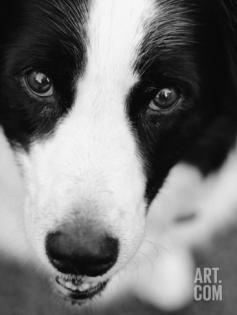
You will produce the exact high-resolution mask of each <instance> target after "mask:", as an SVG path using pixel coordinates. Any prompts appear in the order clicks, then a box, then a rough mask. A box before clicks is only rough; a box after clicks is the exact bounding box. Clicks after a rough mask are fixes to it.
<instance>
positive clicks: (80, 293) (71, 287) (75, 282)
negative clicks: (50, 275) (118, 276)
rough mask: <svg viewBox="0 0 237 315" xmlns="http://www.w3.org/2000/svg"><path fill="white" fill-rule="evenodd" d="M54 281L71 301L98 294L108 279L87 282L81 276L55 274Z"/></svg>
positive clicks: (87, 298) (90, 297)
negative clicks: (94, 282)
mask: <svg viewBox="0 0 237 315" xmlns="http://www.w3.org/2000/svg"><path fill="white" fill-rule="evenodd" d="M56 282H57V284H58V285H59V286H60V288H61V290H60V291H63V292H62V293H63V294H64V295H66V296H67V297H68V298H69V299H71V300H73V301H86V300H90V299H92V298H93V297H95V296H96V295H98V294H100V293H101V292H102V291H103V290H104V289H105V287H106V286H107V284H108V282H109V281H104V282H97V283H96V284H93V283H87V282H86V281H84V280H83V278H81V277H69V278H68V277H64V276H57V277H56Z"/></svg>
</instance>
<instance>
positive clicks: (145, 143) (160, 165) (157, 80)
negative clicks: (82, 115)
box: [128, 0, 237, 202]
mask: <svg viewBox="0 0 237 315" xmlns="http://www.w3.org/2000/svg"><path fill="white" fill-rule="evenodd" d="M158 3H159V1H158ZM162 3H163V6H164V8H163V10H164V12H166V13H165V14H164V16H163V20H161V22H160V23H157V26H154V23H155V22H153V25H151V31H150V32H149V34H148V35H147V37H146V39H145V41H144V43H143V44H142V46H141V56H142V58H141V59H139V60H138V61H137V64H136V69H138V71H139V72H140V75H141V80H140V83H139V84H138V85H137V86H136V87H135V88H134V90H133V91H132V93H131V95H130V96H129V97H128V113H129V116H130V119H131V121H132V123H133V127H134V129H135V130H136V133H137V138H138V142H139V144H140V148H141V152H142V154H143V156H144V158H145V160H146V163H145V165H146V167H145V171H146V174H147V178H148V184H147V199H148V202H150V201H152V199H153V198H154V196H155V195H156V194H157V191H158V190H159V188H160V187H161V185H162V183H163V181H164V178H165V177H166V175H167V174H168V172H169V170H170V168H171V167H172V166H173V165H174V164H176V163H177V162H178V161H185V162H188V163H190V164H193V165H195V166H197V167H198V168H199V169H200V170H201V171H202V172H203V174H208V173H210V172H213V171H215V170H216V169H217V168H219V167H220V166H221V165H222V163H223V162H224V160H225V158H226V156H227V154H228V152H229V151H230V149H231V148H232V146H233V145H234V143H235V140H236V133H237V97H236V92H237V84H236V71H237V64H236V56H237V50H236V30H237V27H236V15H235V14H236V1H219V0H218V1H202V0H195V1H194V0H188V1H185V0H182V1H172V0H167V1H162ZM170 86H174V87H177V88H178V89H179V90H181V91H182V93H183V94H184V96H185V101H184V103H183V104H182V106H181V107H180V108H178V109H177V110H176V111H174V112H172V113H170V114H168V115H167V114H162V113H160V114H157V115H156V117H153V118H152V119H151V118H150V117H149V115H147V106H148V104H149V102H150V101H151V99H152V97H154V95H149V93H147V92H146V91H149V88H150V87H156V88H157V89H159V88H162V87H170Z"/></svg>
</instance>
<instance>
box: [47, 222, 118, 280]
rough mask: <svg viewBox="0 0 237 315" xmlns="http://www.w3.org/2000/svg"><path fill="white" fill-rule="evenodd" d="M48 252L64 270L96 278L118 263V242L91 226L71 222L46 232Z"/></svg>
mask: <svg viewBox="0 0 237 315" xmlns="http://www.w3.org/2000/svg"><path fill="white" fill-rule="evenodd" d="M46 253H47V256H48V259H49V261H50V263H51V264H52V265H53V266H54V267H55V268H56V269H57V270H58V271H59V272H61V273H64V274H70V275H80V276H88V277H97V276H102V275H104V274H105V273H107V272H108V271H109V270H110V269H111V268H112V267H113V266H114V264H115V263H116V261H117V258H118V253H119V241H118V239H117V238H114V237H112V236H110V235H109V234H108V233H106V232H104V231H101V230H100V229H97V228H93V227H92V226H91V225H87V224H84V225H83V226H82V225H80V226H79V227H77V226H75V224H74V225H73V224H68V225H67V226H64V227H63V228H61V229H59V230H57V231H55V232H52V233H49V234H48V235H47V238H46Z"/></svg>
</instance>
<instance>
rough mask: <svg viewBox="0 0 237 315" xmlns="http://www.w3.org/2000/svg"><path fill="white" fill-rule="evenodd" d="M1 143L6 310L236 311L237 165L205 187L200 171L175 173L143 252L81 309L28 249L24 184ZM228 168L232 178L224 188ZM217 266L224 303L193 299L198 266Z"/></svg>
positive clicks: (51, 313)
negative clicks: (68, 301)
mask: <svg viewBox="0 0 237 315" xmlns="http://www.w3.org/2000/svg"><path fill="white" fill-rule="evenodd" d="M0 147H1V155H0V314H1V315H74V314H99V315H103V314H104V315H105V314H109V315H113V314H114V315H115V314H116V315H122V314H123V315H125V314H126V315H129V314H137V315H139V314H141V315H146V314H147V315H153V314H158V315H159V314H160V315H162V314H163V315H165V314H174V315H175V314H177V315H179V314H180V315H181V314H182V315H193V314H195V315H196V314H204V315H205V314H215V315H218V314H221V315H231V314H233V315H236V311H237V272H236V271H237V254H236V252H237V214H236V210H237V185H236V184H235V183H236V182H235V178H237V167H236V168H235V166H233V165H232V168H231V169H230V170H225V175H223V174H218V176H214V177H213V178H211V179H210V180H208V181H207V182H206V183H205V185H202V189H200V188H199V187H200V186H199V184H200V183H201V182H202V178H201V176H200V174H199V173H198V172H197V171H196V170H195V169H193V168H190V167H188V166H186V165H179V166H177V167H176V168H175V169H174V170H172V172H171V174H170V176H169V178H168V180H167V183H166V185H165V187H164V188H163V190H162V191H161V195H160V197H159V199H157V200H156V201H155V202H154V204H153V206H152V208H151V211H150V214H149V217H148V223H147V232H146V237H145V239H144V243H143V244H142V246H141V249H140V251H139V253H138V254H137V255H136V257H135V258H134V260H133V261H132V262H131V263H130V265H129V266H128V267H127V269H126V270H124V271H123V272H122V273H121V274H120V275H118V276H117V277H115V279H114V280H113V281H112V282H111V284H110V286H109V287H108V290H107V291H105V293H104V295H103V296H102V297H101V299H98V301H95V303H93V304H92V305H91V306H90V307H88V308H82V309H80V308H78V307H75V306H70V305H67V304H65V303H64V301H63V300H61V299H60V298H59V297H58V295H57V294H56V293H55V292H54V291H53V289H52V286H51V283H50V281H49V279H47V277H46V276H45V274H44V271H43V269H42V267H41V266H40V262H39V261H38V259H37V257H35V255H34V253H33V252H32V250H31V247H30V245H29V241H28V240H27V239H26V237H25V234H24V213H23V202H24V188H23V183H22V180H21V178H20V175H19V170H18V168H17V167H16V162H15V161H14V156H13V155H12V152H11V150H10V148H9V146H8V144H7V142H6V141H5V139H4V137H3V136H2V135H1V137H0ZM234 158H235V156H234ZM236 160H237V159H236ZM236 163H237V162H236ZM228 172H229V173H228ZM226 173H228V176H227V179H228V181H229V183H224V185H223V184H221V185H220V184H219V183H221V182H222V181H223V180H226ZM223 187H225V189H223ZM235 187H236V188H235ZM235 191H236V192H235ZM230 199H231V202H230ZM226 200H228V202H226ZM222 201H223V202H222ZM223 207H224V208H223ZM219 208H220V209H221V211H219V210H220V209H219ZM223 210H224V211H223ZM212 267H214V268H219V270H220V272H219V275H218V276H219V279H221V284H222V289H223V298H222V301H213V300H211V301H204V300H201V301H194V279H195V272H196V270H197V268H201V270H203V268H212Z"/></svg>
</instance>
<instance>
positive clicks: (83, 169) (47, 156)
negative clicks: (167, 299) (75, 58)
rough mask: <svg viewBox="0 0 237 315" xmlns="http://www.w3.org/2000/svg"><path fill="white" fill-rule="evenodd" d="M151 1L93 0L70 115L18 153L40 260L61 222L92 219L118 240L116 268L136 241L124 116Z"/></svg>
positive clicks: (138, 198)
mask: <svg viewBox="0 0 237 315" xmlns="http://www.w3.org/2000/svg"><path fill="white" fill-rule="evenodd" d="M152 8H153V1H148V0H130V1H126V0H104V1H101V0H95V1H93V3H92V8H91V11H90V13H89V21H88V31H87V33H88V38H89V39H88V61H87V65H86V71H85V74H84V76H83V77H82V78H80V80H79V82H78V86H77V96H76V99H75V102H74V105H73V107H72V110H71V112H70V113H69V114H68V115H67V117H66V118H64V119H63V120H62V121H61V123H60V124H59V125H58V127H57V129H56V131H55V133H54V135H53V136H51V138H50V139H47V140H45V141H44V140H42V141H39V140H38V141H35V142H34V143H33V144H32V146H31V149H30V153H29V155H27V154H24V153H22V152H19V153H18V156H19V159H20V161H21V163H22V165H23V167H24V172H25V180H26V184H27V201H26V213H25V218H26V227H27V232H28V236H29V239H30V241H31V242H32V243H33V246H34V248H35V249H36V251H37V252H38V254H39V256H40V257H41V259H42V260H43V261H44V262H45V263H46V264H47V265H48V266H49V267H50V268H51V266H50V265H49V264H48V262H47V258H46V255H45V238H46V235H47V233H49V232H51V231H54V230H55V229H57V228H58V227H59V225H60V224H62V223H64V222H65V221H66V220H73V221H75V220H78V224H80V222H82V221H83V219H84V218H89V219H91V220H94V222H95V224H96V225H97V224H99V225H101V226H102V227H103V228H104V229H105V230H107V231H108V233H112V234H114V235H115V236H116V237H117V238H118V239H119V241H120V255H119V259H118V263H117V265H116V266H115V268H114V269H115V270H114V271H116V270H118V269H120V268H122V267H123V266H124V265H125V264H126V263H127V262H128V260H129V259H130V258H131V257H132V256H133V255H134V253H135V252H136V250H137V247H138V246H139V244H140V242H141V239H142V236H143V232H144V224H145V200H144V194H145V186H146V180H145V176H144V174H143V163H142V159H141V158H140V156H139V152H138V149H137V144H136V139H135V135H134V134H133V133H132V131H131V127H130V124H129V121H128V118H127V116H126V96H127V95H128V93H129V90H130V88H131V87H132V86H133V85H134V84H135V82H136V80H137V78H136V75H134V73H133V67H132V66H133V62H134V60H135V58H136V54H137V49H138V47H139V44H140V42H141V40H142V38H143V36H144V35H145V31H144V27H145V26H144V25H145V24H144V23H145V20H146V18H147V19H150V18H151V16H152Z"/></svg>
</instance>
